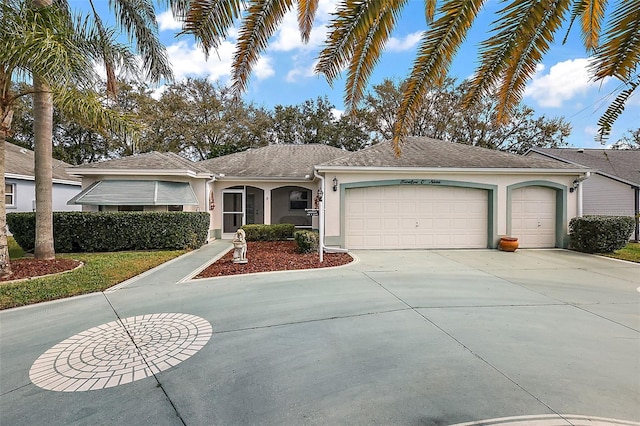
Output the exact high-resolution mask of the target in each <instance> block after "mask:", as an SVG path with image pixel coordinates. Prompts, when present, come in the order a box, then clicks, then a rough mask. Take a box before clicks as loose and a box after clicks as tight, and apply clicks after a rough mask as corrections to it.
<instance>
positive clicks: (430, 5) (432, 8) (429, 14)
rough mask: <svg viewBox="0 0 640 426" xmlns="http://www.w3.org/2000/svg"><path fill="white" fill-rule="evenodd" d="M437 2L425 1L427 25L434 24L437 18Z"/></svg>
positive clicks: (432, 0)
mask: <svg viewBox="0 0 640 426" xmlns="http://www.w3.org/2000/svg"><path fill="white" fill-rule="evenodd" d="M437 3H438V1H437V0H424V16H425V19H426V21H427V24H430V23H431V22H433V17H434V16H436V6H437Z"/></svg>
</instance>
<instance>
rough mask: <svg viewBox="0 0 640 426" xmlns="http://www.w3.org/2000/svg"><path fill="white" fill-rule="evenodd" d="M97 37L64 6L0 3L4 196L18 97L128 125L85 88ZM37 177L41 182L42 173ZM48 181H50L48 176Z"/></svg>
mask: <svg viewBox="0 0 640 426" xmlns="http://www.w3.org/2000/svg"><path fill="white" fill-rule="evenodd" d="M96 37H97V34H96V32H95V31H94V30H92V28H91V27H90V26H87V25H86V21H84V22H83V21H81V20H78V21H76V22H74V21H73V20H72V18H71V15H70V14H69V11H68V10H66V9H64V8H59V7H40V8H35V7H32V4H31V3H30V2H29V3H28V2H24V1H20V0H3V1H2V2H1V3H0V43H1V44H2V46H3V48H2V49H0V124H1V125H0V169H1V170H0V171H1V173H0V174H1V175H2V177H1V178H0V186H1V187H2V190H1V193H0V195H1V196H2V197H3V199H4V191H5V185H4V183H5V182H4V170H5V168H4V151H5V141H6V137H7V136H8V134H9V132H10V130H11V121H12V116H13V106H14V104H15V102H16V100H17V99H18V98H19V97H21V96H27V95H33V94H36V93H38V92H40V93H44V94H46V95H47V97H49V99H45V102H44V104H46V105H45V106H46V108H49V105H51V104H50V103H49V102H51V100H53V101H54V102H55V104H56V106H57V107H58V108H60V109H61V111H64V112H67V113H72V112H73V113H74V114H75V116H76V117H77V118H78V119H79V121H80V122H81V123H83V124H85V125H91V126H92V127H94V128H97V129H105V128H108V127H113V128H117V129H126V128H131V125H130V122H129V121H128V120H127V119H126V117H122V116H121V115H119V114H117V113H115V112H114V111H111V110H108V109H105V108H104V106H103V102H102V100H101V99H99V98H98V96H97V95H96V94H95V92H93V91H91V90H89V89H88V88H90V87H92V86H93V84H94V82H95V80H96V76H95V74H94V72H93V64H92V61H91V60H92V58H94V57H95V53H96V51H97V50H98V49H97V47H96V44H95V42H94V41H95V40H96V39H97V38H96ZM103 47H105V48H106V47H108V48H109V50H110V51H111V52H113V57H114V58H127V56H126V50H123V47H122V46H119V45H117V44H114V43H107V42H105V43H104V46H103ZM129 59H130V58H129ZM13 79H22V80H30V79H32V80H33V81H34V83H35V84H34V88H33V90H18V91H16V90H15V89H16V86H15V85H14V84H13ZM41 116H42V114H41ZM38 125H39V124H38ZM39 132H40V136H43V133H44V136H45V137H46V131H45V132H43V131H42V129H40V130H39ZM49 143H50V142H49ZM40 144H42V142H40ZM45 149H46V147H45ZM40 155H42V150H40ZM45 157H46V158H45V159H44V162H43V161H39V163H38V165H37V168H38V169H43V168H44V169H46V168H48V169H49V173H51V163H50V161H51V155H50V154H49V155H45ZM47 161H48V166H47ZM43 163H44V164H43ZM37 172H38V171H36V173H37ZM40 176H42V175H40ZM49 176H50V175H49ZM39 179H40V180H41V182H42V177H39ZM44 180H45V181H46V177H45V179H44ZM48 185H49V186H51V181H50V180H49V183H48ZM49 194H50V192H49ZM38 195H40V194H38ZM40 196H41V195H40ZM45 198H46V194H45ZM10 273H11V270H10V263H9V256H8V250H7V235H6V208H5V203H4V202H3V203H2V207H1V208H0V275H7V274H10Z"/></svg>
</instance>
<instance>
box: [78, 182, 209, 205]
mask: <svg viewBox="0 0 640 426" xmlns="http://www.w3.org/2000/svg"><path fill="white" fill-rule="evenodd" d="M67 204H70V205H72V204H84V205H90V206H173V205H198V199H197V198H196V194H195V193H194V192H193V189H192V188H191V185H190V184H189V183H188V182H167V181H161V180H101V181H98V182H96V183H94V184H93V185H91V186H90V187H88V188H87V189H85V190H84V191H82V192H81V193H80V194H78V195H76V196H75V197H73V198H72V199H70V200H69V201H68V202H67Z"/></svg>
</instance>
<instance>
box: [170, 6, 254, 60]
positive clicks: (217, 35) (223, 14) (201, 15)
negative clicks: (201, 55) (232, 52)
mask: <svg viewBox="0 0 640 426" xmlns="http://www.w3.org/2000/svg"><path fill="white" fill-rule="evenodd" d="M184 1H185V0H181V2H184ZM243 4H244V2H243V1H242V0H227V1H220V0H191V2H189V3H188V8H187V10H186V11H185V10H184V6H183V5H181V3H180V1H178V0H172V7H173V8H174V13H176V14H177V16H178V17H179V19H182V21H183V24H182V32H181V34H191V35H193V36H194V37H195V38H196V40H198V42H199V43H200V45H201V46H202V48H203V50H204V52H205V54H207V55H208V54H209V52H210V51H211V49H217V48H218V47H219V46H220V43H221V42H222V40H224V38H225V37H226V36H227V34H228V32H229V28H231V27H233V25H234V23H235V21H236V20H237V19H239V18H240V16H241V14H242V5H243ZM176 9H177V10H176Z"/></svg>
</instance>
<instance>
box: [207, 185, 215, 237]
mask: <svg viewBox="0 0 640 426" xmlns="http://www.w3.org/2000/svg"><path fill="white" fill-rule="evenodd" d="M215 181H216V177H215V176H213V177H212V178H211V180H208V181H207V183H206V184H205V186H204V200H205V206H204V207H205V208H206V209H207V213H209V230H208V231H207V243H208V242H209V239H210V238H211V222H212V220H213V219H212V213H211V210H209V206H210V205H211V200H210V199H209V194H210V193H211V191H213V188H211V189H209V185H211V184H212V183H213V182H215Z"/></svg>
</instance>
